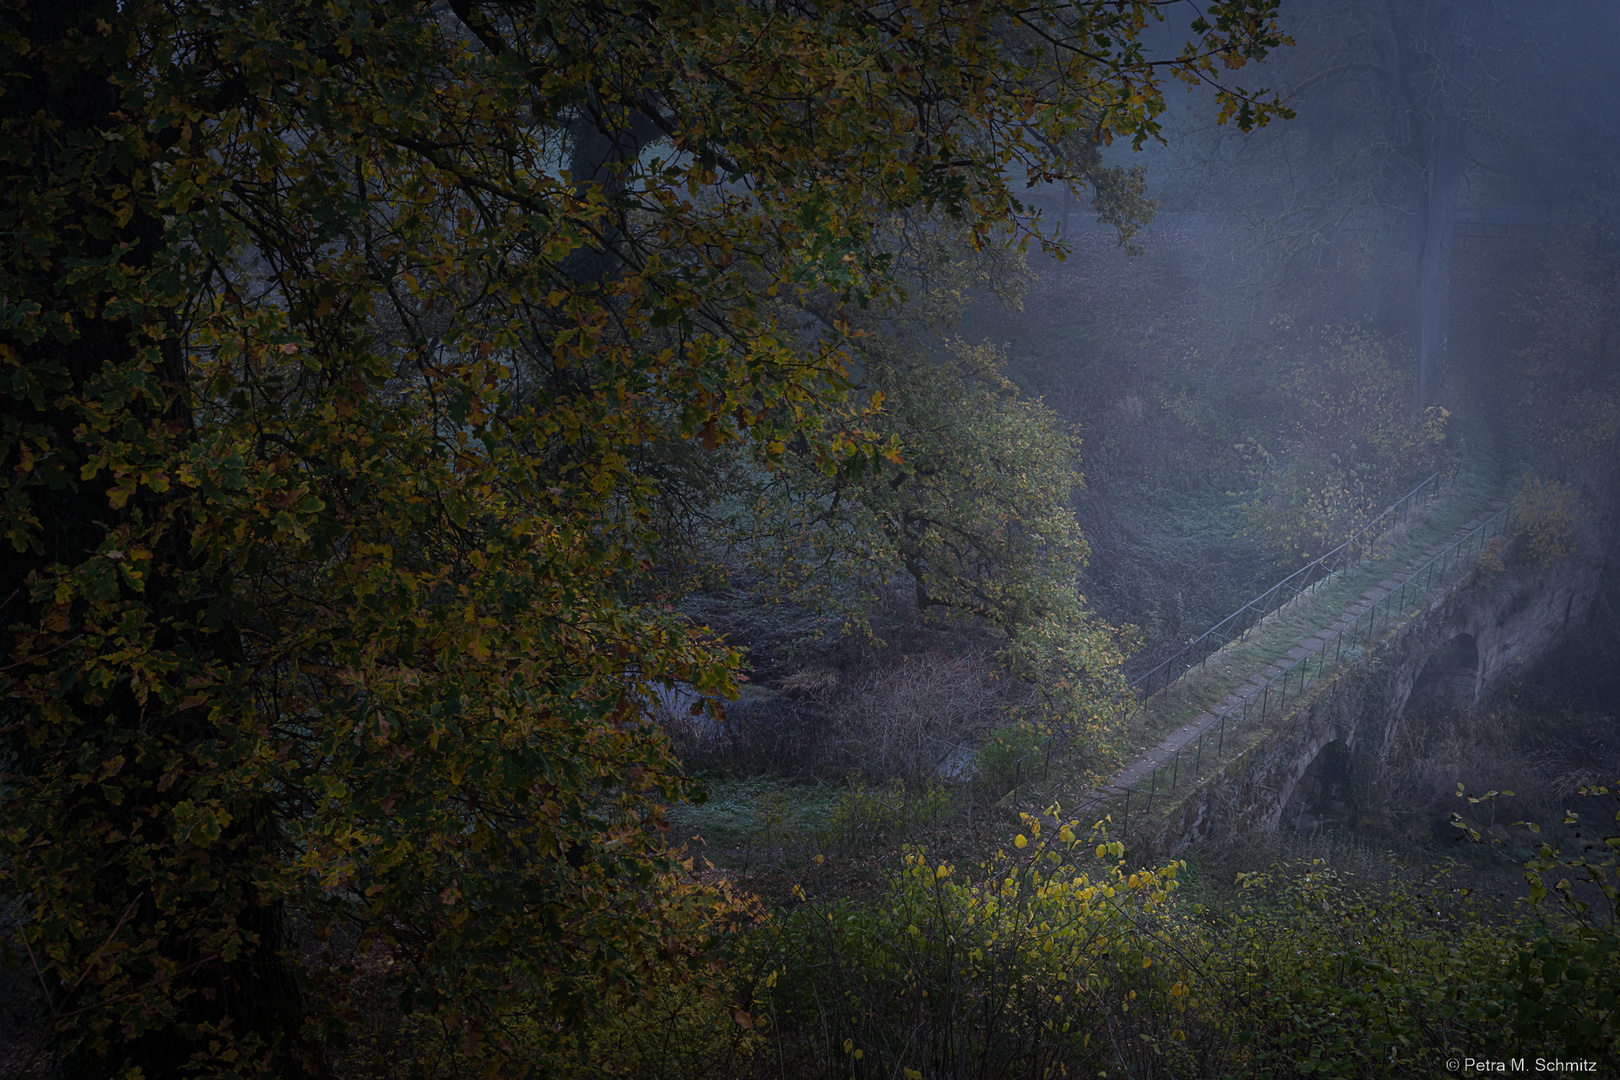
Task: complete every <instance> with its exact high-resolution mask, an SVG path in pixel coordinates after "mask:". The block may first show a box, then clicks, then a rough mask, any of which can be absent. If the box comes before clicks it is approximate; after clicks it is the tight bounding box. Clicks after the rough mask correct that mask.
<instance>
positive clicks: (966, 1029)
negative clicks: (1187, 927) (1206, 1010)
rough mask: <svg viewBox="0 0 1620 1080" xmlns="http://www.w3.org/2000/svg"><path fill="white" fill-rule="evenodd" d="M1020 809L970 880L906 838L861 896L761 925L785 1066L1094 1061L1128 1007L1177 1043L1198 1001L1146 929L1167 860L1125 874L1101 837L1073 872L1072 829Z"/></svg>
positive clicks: (874, 1072) (972, 1070) (931, 1072)
mask: <svg viewBox="0 0 1620 1080" xmlns="http://www.w3.org/2000/svg"><path fill="white" fill-rule="evenodd" d="M1023 819H1024V826H1023V828H1024V829H1025V830H1026V833H1020V834H1019V835H1018V836H1017V837H1016V838H1015V839H1014V841H1013V843H1012V845H1010V847H1011V850H1010V851H1008V850H1004V851H1000V852H998V853H997V854H996V855H995V857H994V858H992V859H991V860H990V861H989V862H987V863H985V864H983V865H982V866H981V867H980V872H979V874H978V875H976V876H975V877H974V879H972V880H969V879H968V876H967V875H966V874H964V873H959V872H958V868H957V867H955V866H951V865H946V864H939V865H934V864H932V863H931V862H930V861H929V860H928V859H927V856H926V852H924V851H923V850H921V849H919V848H907V849H905V850H904V852H903V854H902V856H901V860H900V862H901V865H900V866H899V867H898V868H897V869H896V871H895V872H894V874H893V875H892V876H891V879H890V883H889V887H888V889H887V890H886V891H885V893H884V894H883V896H882V897H881V899H880V900H878V901H877V902H875V903H870V904H861V903H857V902H855V901H851V900H839V901H836V902H834V903H831V904H825V905H810V906H805V907H801V908H799V909H798V910H796V911H794V912H792V913H790V914H789V915H787V916H786V917H784V918H783V919H781V920H780V921H779V922H777V923H775V924H772V925H771V926H770V927H768V928H766V931H765V932H764V933H763V934H762V935H761V936H760V938H759V939H758V941H757V942H756V947H758V948H762V949H765V950H767V951H768V955H769V956H770V957H772V958H773V962H774V963H776V964H779V965H781V968H780V970H781V971H782V977H781V978H780V979H779V980H778V982H777V983H776V987H775V993H774V995H773V996H772V997H771V998H770V1001H769V1005H770V1008H771V1009H772V1010H773V1013H774V1015H775V1017H776V1020H777V1024H778V1030H777V1038H778V1041H779V1044H780V1049H781V1050H782V1052H783V1055H784V1060H786V1059H787V1058H788V1057H789V1056H791V1058H792V1061H791V1063H790V1068H791V1069H796V1070H802V1071H803V1072H804V1073H805V1074H813V1073H816V1072H823V1071H825V1072H826V1073H828V1074H829V1075H831V1074H834V1073H835V1071H836V1074H838V1075H855V1076H860V1077H878V1076H883V1077H888V1076H906V1077H911V1078H917V1077H923V1076H926V1077H930V1078H934V1077H967V1076H1001V1075H1012V1074H1016V1075H1032V1076H1045V1075H1058V1073H1057V1072H1056V1071H1055V1070H1056V1068H1057V1067H1058V1066H1067V1067H1069V1068H1071V1069H1072V1068H1073V1067H1076V1066H1077V1065H1080V1064H1086V1065H1089V1066H1095V1065H1096V1064H1097V1063H1099V1062H1103V1061H1105V1060H1107V1058H1108V1056H1109V1055H1110V1053H1111V1051H1110V1050H1109V1047H1110V1045H1111V1040H1110V1034H1111V1032H1110V1027H1111V1025H1112V1023H1113V1018H1115V1017H1124V1016H1127V1015H1130V1014H1131V1013H1132V1012H1133V1010H1134V1012H1135V1014H1136V1016H1135V1019H1134V1020H1133V1021H1132V1023H1133V1024H1134V1025H1135V1028H1136V1029H1137V1030H1138V1031H1151V1032H1153V1033H1154V1038H1156V1039H1158V1040H1160V1045H1162V1047H1163V1048H1165V1049H1164V1052H1166V1053H1180V1052H1179V1051H1175V1050H1172V1049H1170V1048H1173V1047H1176V1046H1179V1045H1180V1044H1181V1043H1182V1042H1184V1040H1185V1034H1186V1033H1185V1031H1184V1030H1183V1029H1182V1026H1181V1020H1180V1018H1181V1017H1182V1016H1184V1015H1185V1014H1186V1013H1187V1012H1188V1010H1189V1009H1190V1008H1193V1007H1195V1006H1196V1005H1197V1004H1198V998H1197V995H1196V994H1194V993H1193V992H1192V991H1191V990H1190V988H1189V984H1187V983H1186V982H1185V981H1183V980H1182V978H1181V977H1180V972H1181V970H1182V968H1181V965H1180V964H1179V963H1178V962H1176V960H1175V958H1174V956H1173V955H1171V954H1169V953H1162V952H1161V951H1160V950H1158V949H1157V947H1156V943H1157V939H1156V938H1154V937H1153V936H1152V934H1151V933H1147V931H1148V930H1149V929H1150V928H1151V927H1152V926H1153V924H1154V923H1155V921H1156V920H1157V919H1158V918H1159V917H1160V914H1161V913H1162V912H1163V911H1164V910H1165V909H1166V907H1167V904H1168V900H1169V897H1170V894H1171V892H1172V890H1174V889H1175V887H1176V874H1177V872H1178V870H1179V869H1180V868H1181V864H1169V865H1166V866H1164V867H1161V868H1160V869H1158V870H1143V871H1139V872H1135V873H1131V872H1128V871H1127V870H1126V868H1125V864H1124V861H1123V858H1122V855H1123V848H1122V846H1121V845H1119V844H1118V843H1110V842H1108V841H1106V839H1103V840H1102V842H1101V843H1098V844H1097V845H1096V849H1095V853H1096V856H1097V857H1098V858H1099V859H1103V860H1106V861H1104V862H1102V863H1100V864H1099V865H1097V866H1093V867H1091V868H1090V869H1082V868H1081V866H1080V865H1079V863H1080V862H1081V861H1082V853H1081V851H1080V850H1079V849H1080V847H1081V841H1080V839H1079V838H1078V837H1076V835H1075V833H1074V831H1073V823H1070V825H1067V826H1064V827H1063V828H1062V829H1060V830H1059V831H1058V835H1057V836H1056V837H1055V838H1051V839H1050V840H1049V841H1042V840H1041V832H1042V826H1041V823H1040V820H1039V819H1038V818H1035V817H1033V816H1030V815H1024V816H1023ZM1139 1043H1140V1041H1139V1040H1134V1039H1133V1044H1132V1045H1131V1046H1130V1047H1129V1048H1128V1049H1127V1054H1128V1056H1131V1057H1133V1059H1134V1057H1136V1056H1139V1050H1138V1045H1139ZM1141 1045H1142V1046H1143V1047H1144V1049H1142V1050H1141V1051H1140V1053H1151V1051H1148V1050H1146V1049H1145V1044H1141ZM1181 1056H1182V1057H1185V1055H1184V1054H1182V1055H1181ZM1048 1069H1052V1070H1054V1071H1052V1072H1048V1071H1046V1070H1048Z"/></svg>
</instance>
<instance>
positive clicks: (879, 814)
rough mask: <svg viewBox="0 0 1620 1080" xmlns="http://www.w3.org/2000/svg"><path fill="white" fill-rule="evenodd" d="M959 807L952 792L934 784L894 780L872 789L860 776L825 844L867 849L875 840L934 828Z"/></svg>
mask: <svg viewBox="0 0 1620 1080" xmlns="http://www.w3.org/2000/svg"><path fill="white" fill-rule="evenodd" d="M955 806H956V801H955V799H954V798H953V797H952V793H951V791H950V790H949V789H948V788H946V787H944V786H943V785H941V784H939V783H937V782H934V781H930V782H928V783H926V784H922V785H910V786H908V785H906V784H904V783H902V782H901V781H900V780H899V779H894V780H891V781H890V782H889V783H887V784H884V785H882V786H881V787H872V786H868V785H867V784H865V783H863V782H862V781H861V779H860V777H859V776H858V775H857V776H854V777H851V779H850V787H849V791H848V792H846V793H845V794H844V795H842V796H840V797H839V799H838V802H837V804H836V805H835V806H834V807H833V810H832V813H831V815H830V816H829V819H828V822H827V825H826V827H825V828H824V829H822V831H821V840H822V842H823V843H824V844H826V845H827V846H828V847H834V848H843V849H860V848H864V847H866V846H867V845H868V844H869V843H870V842H872V841H873V840H878V839H884V838H887V837H892V836H896V835H899V834H902V833H905V832H907V831H909V830H911V829H913V828H916V827H918V826H926V825H931V824H934V823H936V822H938V821H939V820H940V819H942V818H944V817H945V816H946V815H948V814H950V813H951V812H952V810H953V809H954V808H955Z"/></svg>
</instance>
